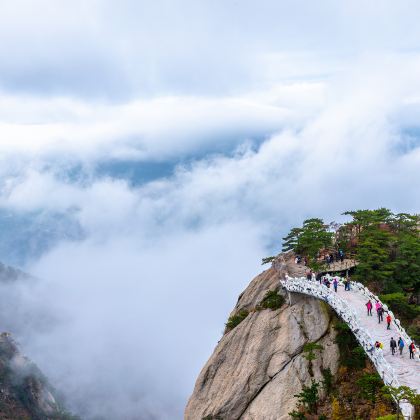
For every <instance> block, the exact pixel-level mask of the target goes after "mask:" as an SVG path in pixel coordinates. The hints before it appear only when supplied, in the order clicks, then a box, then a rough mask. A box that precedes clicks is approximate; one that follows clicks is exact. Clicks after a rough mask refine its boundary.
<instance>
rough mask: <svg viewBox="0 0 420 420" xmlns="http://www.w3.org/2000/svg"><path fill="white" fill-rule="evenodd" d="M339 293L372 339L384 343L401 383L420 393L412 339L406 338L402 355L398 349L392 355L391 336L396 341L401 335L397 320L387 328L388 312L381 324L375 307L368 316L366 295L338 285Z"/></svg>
mask: <svg viewBox="0 0 420 420" xmlns="http://www.w3.org/2000/svg"><path fill="white" fill-rule="evenodd" d="M338 294H339V295H340V296H341V297H342V298H343V299H344V300H345V301H346V302H347V303H348V304H349V305H351V307H352V308H353V309H354V310H355V311H356V313H357V314H358V315H359V322H360V325H361V326H362V327H364V328H365V329H366V330H367V331H368V332H369V333H370V335H371V336H372V339H373V340H374V341H380V342H381V343H382V344H383V346H384V348H383V355H384V358H385V360H386V361H387V362H388V363H389V364H390V365H391V366H392V368H393V369H394V372H395V374H396V376H397V378H398V381H399V382H400V385H406V386H409V387H410V388H413V389H416V390H417V392H418V393H420V360H419V355H418V352H417V353H416V354H415V359H410V358H409V351H408V345H409V344H410V343H411V341H410V342H408V343H407V342H405V340H404V342H405V347H404V350H403V353H402V355H401V356H400V354H399V350H398V349H397V351H396V354H395V355H394V356H393V355H392V352H391V348H390V341H391V338H392V337H393V338H394V339H395V341H398V338H399V337H400V331H399V328H398V325H396V324H395V321H394V320H393V321H392V322H391V329H390V330H387V325H386V321H385V317H386V313H385V314H384V321H383V322H381V323H380V324H379V323H378V317H377V315H376V311H375V309H373V310H372V316H367V310H366V306H365V304H366V302H367V298H366V297H365V296H364V295H362V294H360V293H359V292H358V291H355V290H350V291H349V292H348V291H347V292H346V291H344V287H338ZM373 303H374V302H373Z"/></svg>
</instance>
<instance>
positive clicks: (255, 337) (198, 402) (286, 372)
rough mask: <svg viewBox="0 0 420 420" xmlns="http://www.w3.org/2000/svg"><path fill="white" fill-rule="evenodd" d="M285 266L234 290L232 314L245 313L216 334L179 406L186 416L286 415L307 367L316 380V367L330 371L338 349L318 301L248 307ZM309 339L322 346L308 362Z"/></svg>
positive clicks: (272, 419)
mask: <svg viewBox="0 0 420 420" xmlns="http://www.w3.org/2000/svg"><path fill="white" fill-rule="evenodd" d="M289 264H290V262H289ZM290 268H292V267H290ZM286 270H287V265H286V264H284V265H283V268H282V269H281V270H275V269H273V268H271V269H269V270H267V271H265V272H263V273H262V274H260V275H259V276H257V277H256V278H255V279H254V280H252V281H251V283H250V285H249V286H248V287H247V289H246V290H245V291H244V292H243V293H242V294H241V295H240V297H239V299H238V302H237V304H236V306H235V309H234V311H233V312H232V314H233V313H236V312H237V311H239V310H240V309H242V308H245V309H248V310H250V311H251V312H250V314H249V315H248V316H247V317H246V318H245V320H244V321H242V322H241V323H240V324H239V325H238V326H237V327H235V328H234V329H233V330H232V331H230V332H228V333H227V334H225V335H224V336H223V337H222V339H221V340H220V341H219V343H218V345H217V346H216V349H215V350H214V352H213V355H212V356H211V357H210V359H209V360H208V362H207V363H206V365H205V366H204V368H203V369H202V371H201V373H200V375H199V377H198V379H197V381H196V384H195V388H194V391H193V394H192V396H191V397H190V399H189V401H188V404H187V407H186V410H185V419H186V420H198V419H204V418H206V419H223V420H234V419H242V420H251V419H255V420H257V419H264V420H278V419H279V420H282V419H288V418H289V416H288V413H289V412H290V411H292V410H293V409H294V408H295V406H296V398H295V397H294V395H295V394H297V393H299V392H300V391H301V389H302V385H304V384H306V385H307V384H310V382H311V379H312V377H311V374H310V371H312V375H313V378H314V379H315V380H317V381H319V380H321V379H322V369H325V368H329V369H331V372H332V373H333V374H335V372H336V371H337V367H338V359H339V352H338V347H337V345H336V344H335V343H334V337H335V334H334V329H333V328H332V324H331V319H332V318H331V317H332V315H331V312H330V311H329V310H328V308H327V307H326V306H325V304H324V303H323V302H320V301H318V300H316V299H314V298H311V297H305V296H299V295H294V296H293V300H292V304H291V305H289V304H285V305H283V307H282V308H280V309H277V310H274V311H272V310H270V309H265V310H260V311H253V309H254V308H255V306H256V305H257V304H258V303H259V302H260V301H261V300H262V299H263V297H264V295H265V293H266V292H267V290H275V289H277V288H278V286H279V278H280V276H281V275H284V273H285V272H286ZM287 271H288V270H287ZM280 293H281V292H280ZM309 342H317V343H319V344H321V345H322V346H323V348H324V349H323V351H322V352H320V353H319V356H318V357H317V358H316V360H314V361H312V362H309V361H308V360H307V359H306V358H305V357H304V354H303V346H304V344H305V343H309ZM309 363H312V367H311V368H310V366H309Z"/></svg>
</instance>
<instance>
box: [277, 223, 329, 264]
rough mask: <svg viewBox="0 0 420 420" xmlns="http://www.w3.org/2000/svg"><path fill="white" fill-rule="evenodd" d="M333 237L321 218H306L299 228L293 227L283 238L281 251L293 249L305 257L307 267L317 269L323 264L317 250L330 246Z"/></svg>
mask: <svg viewBox="0 0 420 420" xmlns="http://www.w3.org/2000/svg"><path fill="white" fill-rule="evenodd" d="M333 237H334V234H333V233H332V232H329V230H328V225H326V224H325V223H324V221H323V220H322V219H318V218H313V219H307V220H305V221H304V222H303V226H302V227H301V228H293V229H292V230H291V231H290V232H289V234H288V235H287V236H286V237H285V238H283V251H291V250H293V251H294V252H295V253H296V254H300V255H302V256H303V257H305V258H306V259H307V263H308V267H310V268H311V269H312V270H315V271H318V270H319V269H320V268H322V266H323V265H324V263H323V261H320V260H319V259H318V255H319V251H320V250H321V249H325V248H329V247H331V245H332V240H333Z"/></svg>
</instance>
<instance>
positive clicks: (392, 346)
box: [389, 337, 397, 356]
mask: <svg viewBox="0 0 420 420" xmlns="http://www.w3.org/2000/svg"><path fill="white" fill-rule="evenodd" d="M389 346H390V347H391V353H392V355H393V356H394V355H395V349H396V348H397V342H396V341H395V340H394V337H391V341H390V342H389Z"/></svg>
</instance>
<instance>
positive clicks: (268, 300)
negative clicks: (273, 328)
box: [257, 290, 285, 311]
mask: <svg viewBox="0 0 420 420" xmlns="http://www.w3.org/2000/svg"><path fill="white" fill-rule="evenodd" d="M284 302H285V299H284V297H283V296H282V295H279V294H278V293H277V291H275V290H268V291H267V293H266V294H265V296H264V298H263V300H262V301H261V302H260V304H259V305H258V307H257V309H271V310H272V311H275V310H276V309H279V308H281V307H282V306H283V304H284Z"/></svg>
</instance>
